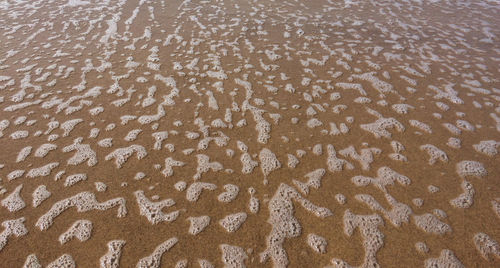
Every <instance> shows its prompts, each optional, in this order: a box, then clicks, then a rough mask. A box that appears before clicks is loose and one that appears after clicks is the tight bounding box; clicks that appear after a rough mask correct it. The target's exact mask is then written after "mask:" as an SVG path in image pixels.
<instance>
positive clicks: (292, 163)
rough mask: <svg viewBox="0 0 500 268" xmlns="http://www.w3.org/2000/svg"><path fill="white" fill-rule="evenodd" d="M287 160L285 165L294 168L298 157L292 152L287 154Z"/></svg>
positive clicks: (297, 162)
mask: <svg viewBox="0 0 500 268" xmlns="http://www.w3.org/2000/svg"><path fill="white" fill-rule="evenodd" d="M287 158H288V162H287V165H288V167H289V168H295V167H297V165H298V164H299V163H300V162H299V159H297V157H295V156H294V155H293V154H287Z"/></svg>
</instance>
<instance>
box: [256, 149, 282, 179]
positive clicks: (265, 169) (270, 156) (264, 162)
mask: <svg viewBox="0 0 500 268" xmlns="http://www.w3.org/2000/svg"><path fill="white" fill-rule="evenodd" d="M259 160H260V169H261V170H262V174H264V177H267V175H269V174H270V173H271V172H272V171H274V170H276V169H279V168H281V163H280V161H278V159H277V158H276V155H275V154H274V153H273V152H272V151H271V150H269V149H267V148H264V149H262V150H261V151H260V153H259Z"/></svg>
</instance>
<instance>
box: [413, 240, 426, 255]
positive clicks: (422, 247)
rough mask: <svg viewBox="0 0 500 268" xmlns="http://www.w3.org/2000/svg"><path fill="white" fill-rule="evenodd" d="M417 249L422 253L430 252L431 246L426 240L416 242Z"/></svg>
mask: <svg viewBox="0 0 500 268" xmlns="http://www.w3.org/2000/svg"><path fill="white" fill-rule="evenodd" d="M415 249H416V250H417V251H418V252H420V253H428V252H429V247H427V245H426V244H425V243H424V242H417V243H415Z"/></svg>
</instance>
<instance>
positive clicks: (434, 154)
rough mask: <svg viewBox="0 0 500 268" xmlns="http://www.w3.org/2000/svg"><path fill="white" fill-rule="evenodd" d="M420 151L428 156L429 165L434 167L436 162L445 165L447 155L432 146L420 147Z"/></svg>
mask: <svg viewBox="0 0 500 268" xmlns="http://www.w3.org/2000/svg"><path fill="white" fill-rule="evenodd" d="M420 150H423V151H426V152H427V154H429V156H430V158H429V165H434V164H435V163H436V162H437V161H438V160H440V161H441V162H445V163H446V162H448V155H447V154H446V153H445V152H444V151H443V150H441V149H439V148H437V147H436V146H434V145H432V144H425V145H421V146H420Z"/></svg>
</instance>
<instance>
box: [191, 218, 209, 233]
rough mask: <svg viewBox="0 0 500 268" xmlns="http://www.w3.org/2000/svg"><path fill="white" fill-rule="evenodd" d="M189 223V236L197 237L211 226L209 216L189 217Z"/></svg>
mask: <svg viewBox="0 0 500 268" xmlns="http://www.w3.org/2000/svg"><path fill="white" fill-rule="evenodd" d="M187 220H188V221H189V223H190V225H189V230H188V232H189V234H192V235H197V234H199V233H201V232H202V231H203V230H205V228H207V226H208V225H209V224H210V217H209V216H199V217H188V218H187Z"/></svg>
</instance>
